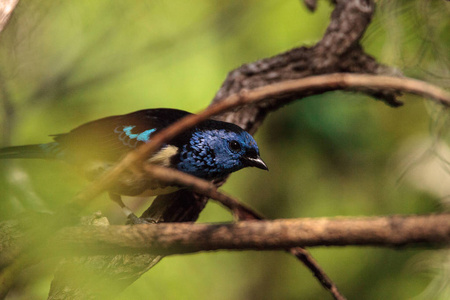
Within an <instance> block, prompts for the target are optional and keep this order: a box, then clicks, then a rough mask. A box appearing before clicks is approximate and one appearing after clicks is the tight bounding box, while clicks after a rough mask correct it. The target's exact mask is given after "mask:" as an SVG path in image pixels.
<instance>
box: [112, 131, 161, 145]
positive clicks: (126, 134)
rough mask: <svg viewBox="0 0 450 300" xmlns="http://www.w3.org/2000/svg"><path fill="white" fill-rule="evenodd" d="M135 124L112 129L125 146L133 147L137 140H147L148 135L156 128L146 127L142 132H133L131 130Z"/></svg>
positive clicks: (148, 138)
mask: <svg viewBox="0 0 450 300" xmlns="http://www.w3.org/2000/svg"><path fill="white" fill-rule="evenodd" d="M135 127H136V126H133V125H128V126H119V127H116V128H115V129H114V132H115V133H117V134H119V140H120V141H122V143H123V144H124V145H126V146H129V147H133V148H135V147H136V145H137V144H138V142H144V143H146V142H148V141H149V140H150V135H151V134H152V133H153V132H155V131H156V128H152V129H147V130H144V131H143V132H139V133H133V132H132V130H133V128H135Z"/></svg>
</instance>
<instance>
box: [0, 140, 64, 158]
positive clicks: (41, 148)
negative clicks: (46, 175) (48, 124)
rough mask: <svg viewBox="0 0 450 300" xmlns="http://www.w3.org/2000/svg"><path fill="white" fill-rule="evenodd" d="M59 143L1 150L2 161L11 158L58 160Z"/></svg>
mask: <svg viewBox="0 0 450 300" xmlns="http://www.w3.org/2000/svg"><path fill="white" fill-rule="evenodd" d="M59 153H60V149H59V145H58V143H48V144H37V145H25V146H12V147H6V148H0V159H9V158H47V159H51V158H58V154H59Z"/></svg>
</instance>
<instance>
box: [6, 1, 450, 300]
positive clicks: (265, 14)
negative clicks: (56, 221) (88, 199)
mask: <svg viewBox="0 0 450 300" xmlns="http://www.w3.org/2000/svg"><path fill="white" fill-rule="evenodd" d="M377 3H378V10H377V14H376V16H375V18H374V20H373V22H372V24H371V26H370V28H369V30H368V31H367V33H366V35H365V37H364V39H363V45H364V47H365V49H366V50H367V51H368V52H369V53H371V54H372V55H374V56H375V57H376V58H377V59H378V60H379V61H380V62H383V63H385V64H388V65H391V66H395V67H397V68H398V69H399V70H401V71H402V72H404V73H405V74H406V75H408V76H412V77H415V78H419V79H423V80H426V81H429V82H432V83H435V84H437V85H440V86H442V87H449V86H450V73H449V69H450V68H449V65H450V57H449V53H450V35H449V34H448V33H449V32H450V24H449V20H450V18H449V17H450V3H449V2H447V1H437V0H436V1H425V0H421V1H419V0H417V1H377ZM331 11H332V6H331V5H330V4H329V2H328V1H319V7H318V10H317V11H316V12H315V13H310V12H308V11H307V10H306V8H305V7H304V6H303V4H302V3H300V2H299V1H296V0H281V1H280V0H264V1H253V0H252V1H236V0H233V1H211V0H210V1H206V0H197V1H193V2H188V1H179V0H175V1H161V0H160V1H133V2H131V1H104V0H97V1H87V0H81V1H65V2H60V1H28V2H26V1H22V2H20V4H19V6H18V8H17V9H16V11H15V13H14V15H13V18H12V19H11V21H10V23H9V24H8V26H7V28H6V30H5V31H4V32H3V33H1V34H0V90H1V94H0V97H1V109H0V124H1V127H0V129H1V130H0V138H1V144H2V145H3V146H6V145H9V144H30V143H41V142H47V141H50V140H51V139H50V138H49V137H48V135H49V134H58V133H64V132H67V131H68V130H70V129H72V128H74V127H76V126H78V125H80V124H81V123H84V122H87V121H90V120H93V119H96V118H100V117H104V116H108V115H114V114H122V113H127V112H131V111H134V110H138V109H144V108H157V107H171V108H179V109H184V110H188V111H192V112H196V111H199V110H200V109H202V108H204V107H206V106H207V105H208V104H209V102H210V100H211V99H212V98H213V96H214V94H215V92H216V91H217V90H218V88H219V86H220V85H221V83H222V81H223V80H224V78H225V76H226V74H227V72H229V71H231V70H232V69H234V68H236V67H238V66H240V65H241V64H243V63H246V62H251V61H255V60H257V59H260V58H264V57H268V56H273V55H276V54H277V53H279V52H282V51H285V50H288V49H290V48H293V47H296V46H300V45H312V44H314V43H315V42H317V41H318V40H319V39H320V38H321V36H322V34H323V33H324V31H325V29H326V26H327V24H328V20H329V16H330V13H331ZM402 100H403V101H404V102H405V103H406V105H405V106H404V107H402V108H399V109H393V108H390V107H388V106H386V105H384V104H383V103H381V102H379V101H374V100H373V99H371V98H369V97H367V96H363V95H358V94H351V93H343V92H333V93H328V94H325V95H321V96H315V97H310V98H307V99H303V100H302V101H298V102H296V103H294V104H292V105H289V106H288V107H285V108H284V109H281V110H279V111H278V112H276V113H274V114H272V115H270V116H269V118H268V119H267V120H266V122H265V123H264V125H263V126H262V127H261V128H260V130H259V131H258V132H257V134H256V140H257V141H258V144H259V147H260V150H261V155H262V157H263V159H264V160H265V161H266V163H267V164H268V166H269V168H270V172H262V171H260V170H257V169H245V170H242V171H240V172H237V173H236V174H234V175H233V176H231V178H230V180H229V181H228V182H227V184H226V185H225V186H224V187H223V190H225V191H226V192H227V193H229V194H231V195H234V196H236V197H238V198H239V199H241V200H242V201H243V202H245V203H247V204H248V205H250V206H252V207H253V208H255V209H256V210H257V211H259V212H261V213H262V214H264V215H265V216H267V217H269V218H299V217H323V216H330V217H333V216H375V215H389V214H416V213H429V212H434V211H442V210H445V209H446V206H447V205H448V197H447V195H448V194H450V191H449V185H448V180H449V176H448V170H447V160H446V158H449V157H450V155H448V153H449V152H450V151H448V148H447V146H446V143H445V133H446V130H445V128H446V121H447V118H446V112H443V111H442V110H441V109H440V108H438V107H436V106H434V105H432V104H430V103H429V101H424V100H423V99H421V98H420V97H412V96H404V97H403V98H402ZM439 138H441V139H439ZM0 163H1V165H0V167H1V168H2V169H1V172H0V191H1V192H0V194H1V201H0V218H1V219H2V220H4V219H10V218H14V216H15V215H17V214H18V213H21V212H23V211H26V210H29V209H38V210H50V211H51V210H54V209H55V208H56V207H58V206H59V205H61V204H62V203H64V202H65V201H68V200H69V199H71V198H72V197H73V196H74V195H75V194H76V193H77V192H78V191H80V190H81V189H82V188H83V187H85V186H86V185H87V182H86V181H85V180H84V179H83V178H81V177H80V176H79V174H76V173H74V171H73V170H72V169H70V168H69V167H68V166H66V165H64V164H63V163H59V162H45V161H38V160H36V161H13V162H9V161H8V162H6V161H2V162H0ZM129 203H130V205H131V206H133V202H129ZM148 203H149V202H147V203H144V204H145V205H144V206H141V207H140V208H139V207H135V209H136V210H139V209H140V210H143V209H145V207H146V205H148ZM96 210H101V211H102V212H103V213H104V214H105V215H106V216H107V217H108V218H109V219H110V220H111V221H112V222H113V223H116V224H120V223H123V222H124V218H123V216H122V215H121V212H120V210H119V208H118V207H116V205H114V204H112V203H111V202H110V201H109V200H108V199H107V197H106V196H103V197H101V199H98V200H97V201H95V202H94V203H92V204H91V205H90V207H88V208H86V210H85V212H86V214H89V213H91V212H93V211H96ZM231 220H232V218H231V216H230V214H229V212H228V211H226V210H224V209H223V208H222V207H220V206H219V205H217V204H216V203H214V202H210V203H209V204H208V205H207V207H206V209H205V210H204V212H203V213H202V215H201V218H200V220H199V221H200V222H223V221H231ZM36 226H38V224H37V225H36ZM311 253H312V254H313V256H314V257H315V258H317V260H318V261H319V263H320V264H321V265H322V267H323V268H324V270H325V271H326V272H327V273H328V274H329V275H330V277H331V278H332V279H333V280H334V281H335V282H336V283H337V285H338V287H340V289H341V291H342V292H343V293H344V295H346V296H347V297H348V298H350V299H411V298H413V299H450V288H449V285H450V279H449V273H450V267H449V265H450V258H449V254H448V252H445V251H443V250H440V251H439V250H433V249H427V248H408V249H400V250H391V249H380V248H369V247H367V248H364V247H340V248H336V247H334V248H333V247H330V248H315V249H311ZM52 271H53V270H52V268H50V267H47V265H46V263H45V261H44V262H43V263H41V264H39V265H37V266H34V267H32V268H30V269H28V270H27V271H26V272H24V274H23V275H22V277H23V278H22V279H21V280H22V283H21V284H18V287H17V288H16V290H15V291H13V292H12V293H11V294H10V299H25V298H26V299H42V298H45V297H46V295H47V293H48V289H49V284H50V282H51V280H52ZM37 278H38V279H37ZM118 298H119V299H149V298H151V299H219V300H220V299H255V300H256V299H329V298H330V296H329V295H328V294H327V293H326V292H325V291H324V290H323V289H322V287H321V286H320V285H319V283H318V282H317V281H316V280H315V278H313V276H312V275H311V274H310V272H309V271H308V270H306V269H305V268H304V267H303V265H302V264H301V263H299V262H297V261H296V260H295V259H294V258H293V257H291V256H289V255H287V254H286V253H284V252H281V251H280V252H225V251H220V252H215V253H201V254H195V255H183V256H174V257H168V258H165V259H164V260H163V261H162V262H161V263H160V264H158V265H157V266H156V267H154V268H153V269H152V270H151V271H149V272H148V273H147V274H145V275H144V276H142V277H141V278H140V279H139V280H138V281H137V282H135V283H134V284H133V285H132V286H130V287H129V288H128V289H127V290H125V291H124V292H123V293H122V294H121V295H120V296H119V297H118Z"/></svg>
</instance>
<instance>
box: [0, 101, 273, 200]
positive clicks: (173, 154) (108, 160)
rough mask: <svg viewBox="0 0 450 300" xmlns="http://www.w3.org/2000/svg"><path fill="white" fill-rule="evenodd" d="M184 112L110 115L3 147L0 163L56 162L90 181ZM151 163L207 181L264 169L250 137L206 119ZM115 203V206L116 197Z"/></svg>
mask: <svg viewBox="0 0 450 300" xmlns="http://www.w3.org/2000/svg"><path fill="white" fill-rule="evenodd" d="M188 114H189V113H188V112H185V111H181V110H175V109H147V110H141V111H136V112H133V113H129V114H126V115H118V116H111V117H107V118H103V119H99V120H96V121H92V122H89V123H86V124H84V125H81V126H79V127H77V128H75V129H74V130H72V131H70V132H69V133H66V134H60V135H55V136H54V142H51V143H48V144H40V145H27V146H15V147H7V148H2V149H0V159H4V158H46V159H60V160H64V161H66V162H68V163H71V164H74V165H76V166H78V167H80V168H82V169H83V170H84V171H85V172H86V173H87V175H88V177H96V176H98V175H99V174H101V173H102V172H104V171H105V170H106V169H108V168H109V167H111V166H112V165H114V163H116V162H117V161H119V160H120V159H121V158H122V157H123V156H124V155H125V154H126V153H128V152H129V151H131V150H133V149H135V148H137V147H138V146H140V145H141V144H143V143H146V142H148V141H149V140H151V137H152V135H154V134H155V133H156V132H158V131H159V130H161V129H163V128H166V127H167V126H169V125H171V124H172V123H174V122H175V121H177V120H179V119H180V118H182V117H184V116H186V115H188ZM149 161H150V162H152V163H155V164H160V165H164V166H167V167H171V168H175V169H177V170H180V171H182V172H185V173H188V174H191V175H194V176H197V177H201V178H204V179H208V180H211V179H217V178H221V177H223V176H226V175H227V174H230V173H232V172H235V171H237V170H239V169H242V168H245V167H250V166H253V167H257V168H260V169H265V170H267V166H266V165H265V163H264V162H263V161H262V160H261V158H260V157H259V149H258V146H257V144H256V142H255V140H254V139H253V137H252V136H251V135H250V134H249V133H247V132H246V131H244V130H243V129H241V128H240V127H239V126H237V125H234V124H231V123H226V122H220V121H215V120H207V121H204V122H202V123H200V124H198V125H197V126H196V127H194V128H192V129H190V130H187V131H185V132H183V133H182V134H180V135H179V136H177V137H176V138H174V139H173V140H171V141H169V142H168V143H167V144H166V145H165V146H164V147H162V148H161V150H160V151H159V152H158V153H156V154H155V155H154V156H153V157H152V158H150V160H149ZM145 189H147V190H150V194H151V192H152V191H153V194H162V193H166V192H167V191H164V189H161V186H159V185H158V184H155V183H153V184H149V185H148V186H146V187H145ZM168 191H173V189H169V190H168ZM143 192H144V190H143V189H142V188H136V187H135V186H118V187H116V189H115V190H113V191H112V193H114V194H122V195H138V194H141V193H143ZM115 200H116V201H118V202H119V201H120V198H119V200H117V199H115ZM120 203H121V201H120V202H119V204H120ZM121 205H123V204H121Z"/></svg>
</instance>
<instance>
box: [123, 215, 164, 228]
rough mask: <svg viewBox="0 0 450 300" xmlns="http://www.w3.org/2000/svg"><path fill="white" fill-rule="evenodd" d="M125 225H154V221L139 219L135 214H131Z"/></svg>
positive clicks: (151, 219)
mask: <svg viewBox="0 0 450 300" xmlns="http://www.w3.org/2000/svg"><path fill="white" fill-rule="evenodd" d="M127 219H128V220H127V225H137V224H156V223H157V221H156V219H153V218H148V217H147V218H139V217H138V216H136V215H135V214H133V213H131V214H129V215H128V217H127Z"/></svg>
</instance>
